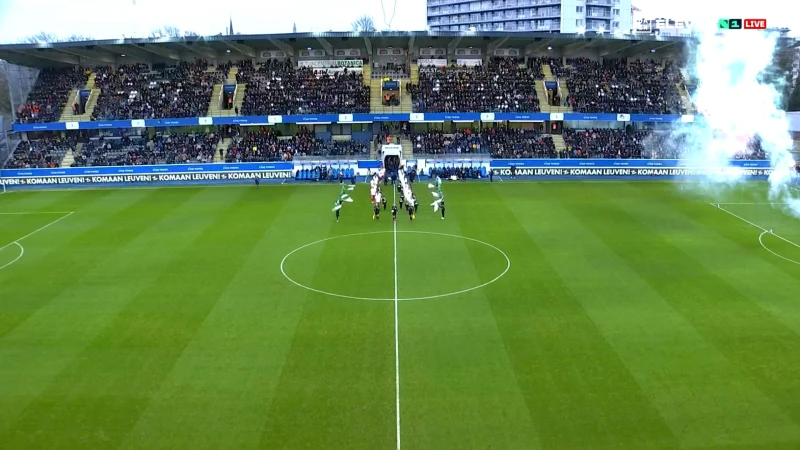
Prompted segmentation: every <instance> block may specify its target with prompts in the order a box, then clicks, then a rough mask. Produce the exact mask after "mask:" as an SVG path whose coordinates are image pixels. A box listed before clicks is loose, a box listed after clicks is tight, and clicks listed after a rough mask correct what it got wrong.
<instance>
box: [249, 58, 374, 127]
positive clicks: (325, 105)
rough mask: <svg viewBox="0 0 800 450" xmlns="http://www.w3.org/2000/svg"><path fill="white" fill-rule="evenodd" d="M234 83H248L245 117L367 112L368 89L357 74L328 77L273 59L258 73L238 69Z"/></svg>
mask: <svg viewBox="0 0 800 450" xmlns="http://www.w3.org/2000/svg"><path fill="white" fill-rule="evenodd" d="M237 82H238V83H247V91H246V93H245V97H244V102H243V104H242V115H244V116H264V115H293V114H325V113H330V114H339V113H341V114H351V113H367V112H369V106H370V105H369V101H370V91H369V86H366V85H365V84H364V78H363V76H362V73H361V72H360V71H354V70H348V69H345V70H342V71H340V72H333V73H327V72H325V71H314V70H313V69H311V68H306V67H300V68H295V67H294V66H293V64H292V61H291V60H288V59H287V60H283V61H281V60H275V59H273V60H269V61H266V62H265V63H263V64H262V65H261V67H259V68H258V69H255V68H252V66H251V67H247V66H245V67H244V68H243V67H242V66H239V73H238V74H237Z"/></svg>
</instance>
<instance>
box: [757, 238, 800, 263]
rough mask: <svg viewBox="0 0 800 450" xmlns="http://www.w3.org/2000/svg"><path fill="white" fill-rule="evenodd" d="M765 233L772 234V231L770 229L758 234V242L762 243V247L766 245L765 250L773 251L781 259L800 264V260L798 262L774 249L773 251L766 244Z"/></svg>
mask: <svg viewBox="0 0 800 450" xmlns="http://www.w3.org/2000/svg"><path fill="white" fill-rule="evenodd" d="M765 234H772V233H770V232H769V231H762V232H761V234H759V235H758V243H759V244H761V246H762V247H764V250H766V251H768V252H770V253H772V254H773V255H775V256H777V257H778V258H780V259H782V260H784V261H789V262H790V263H795V264H798V265H800V262H797V261H795V260H793V259H790V258H787V257H785V256H783V255H779V254H777V253H775V252H774V251H772V250H771V249H770V248H769V247H767V245H766V244H764V240H763V239H764V235H765Z"/></svg>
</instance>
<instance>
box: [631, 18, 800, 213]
mask: <svg viewBox="0 0 800 450" xmlns="http://www.w3.org/2000/svg"><path fill="white" fill-rule="evenodd" d="M715 10H716V8H715ZM715 13H718V10H716V11H715ZM707 19H708V18H706V20H705V21H701V23H704V24H705V25H706V26H705V27H704V28H701V29H696V30H695V32H696V39H697V41H696V43H695V44H693V48H692V49H691V51H690V57H689V58H688V61H687V67H686V70H687V72H688V73H689V76H690V77H691V78H693V79H695V80H696V81H697V89H696V91H695V93H694V95H693V98H692V100H693V103H694V105H695V106H696V108H697V112H698V114H701V115H702V116H703V117H702V118H700V117H698V118H697V120H696V121H695V123H693V124H681V125H677V126H676V127H675V128H674V129H673V131H672V132H671V133H670V136H669V137H668V138H667V140H666V142H663V143H661V145H660V149H661V150H662V152H663V149H664V148H665V147H666V148H667V149H669V148H670V147H672V148H671V150H673V152H675V153H677V154H682V157H683V158H684V159H687V160H689V161H691V163H692V164H693V165H696V166H700V167H705V168H711V169H715V170H714V175H713V176H711V177H710V179H709V181H710V182H711V186H708V185H706V186H704V187H705V188H709V187H713V186H720V185H721V184H722V185H724V184H729V183H735V182H739V181H741V180H742V172H741V171H740V170H734V169H733V168H731V167H730V160H731V159H734V158H737V157H739V158H741V157H743V156H745V155H749V156H753V155H752V153H753V152H755V151H757V150H758V146H757V145H755V146H754V145H753V142H757V143H759V144H760V148H761V149H763V151H764V152H766V154H767V155H768V157H769V159H770V160H771V162H772V165H773V167H774V171H773V173H772V175H771V176H770V177H769V198H770V201H772V202H775V203H784V204H786V206H787V210H788V211H787V212H789V213H791V214H793V215H795V216H796V217H798V218H800V198H798V194H797V191H796V190H795V189H794V188H793V187H792V174H793V172H794V169H793V165H794V159H793V158H792V155H791V153H790V151H791V148H792V145H793V143H792V139H791V135H790V133H789V123H788V119H787V117H786V113H785V112H784V111H783V110H782V108H781V103H782V98H781V97H782V92H783V91H784V89H783V87H784V86H782V85H780V83H775V82H774V81H773V80H769V79H768V78H769V77H765V75H766V73H767V72H768V71H770V70H774V69H775V68H774V67H772V66H773V62H774V58H775V53H776V50H777V48H778V38H779V34H778V33H777V32H761V31H755V30H727V31H724V32H719V31H718V30H717V29H716V26H715V25H716V23H715V21H714V22H713V23H712V22H711V21H709V20H707ZM778 78H780V77H778ZM780 80H782V78H780ZM771 83H774V84H771ZM645 145H647V143H645Z"/></svg>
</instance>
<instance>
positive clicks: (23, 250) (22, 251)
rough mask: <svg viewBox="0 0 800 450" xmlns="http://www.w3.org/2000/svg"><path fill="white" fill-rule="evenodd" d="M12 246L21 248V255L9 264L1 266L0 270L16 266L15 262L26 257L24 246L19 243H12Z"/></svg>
mask: <svg viewBox="0 0 800 450" xmlns="http://www.w3.org/2000/svg"><path fill="white" fill-rule="evenodd" d="M12 244H13V245H16V246H17V247H18V248H19V255H17V257H16V258H14V259H12V260H11V261H10V262H7V263H5V264H3V265H2V266H0V270H3V269H5V268H6V267H8V266H10V265H12V264H14V263H15V262H17V261H19V260H20V259H22V257H23V256H24V255H25V247H23V246H22V244H20V243H19V242H12ZM7 247H8V246H6V247H4V248H7Z"/></svg>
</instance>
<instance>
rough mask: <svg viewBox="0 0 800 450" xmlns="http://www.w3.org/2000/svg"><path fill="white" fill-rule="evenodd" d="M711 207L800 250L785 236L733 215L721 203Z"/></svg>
mask: <svg viewBox="0 0 800 450" xmlns="http://www.w3.org/2000/svg"><path fill="white" fill-rule="evenodd" d="M711 205H712V206H716V207H717V209H719V210H721V211H725V212H726V213H728V214H730V215H732V216H733V217H736V218H737V219H739V220H741V221H742V222H745V223H748V224H750V225H752V226H754V227H756V228H758V229H759V230H761V231H763V232H764V233H769V234H771V235H773V236H775V237H776V238H778V239H780V240H782V241H784V242H786V243H787V244H791V245H794V246H795V247H797V248H800V244H796V243H794V242H792V241H790V240H788V239H786V238H785V237H783V236H780V235H777V234H775V233H774V232H773V231H772V230H768V229H766V228H764V227H762V226H761V225H758V224H755V223H753V222H751V221H749V220H747V219H745V218H744V217H742V216H740V215H738V214H734V213H732V212H730V211H728V210H727V209H725V208H723V207H722V206H719V205H720V203H711ZM762 234H763V233H762Z"/></svg>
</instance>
